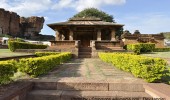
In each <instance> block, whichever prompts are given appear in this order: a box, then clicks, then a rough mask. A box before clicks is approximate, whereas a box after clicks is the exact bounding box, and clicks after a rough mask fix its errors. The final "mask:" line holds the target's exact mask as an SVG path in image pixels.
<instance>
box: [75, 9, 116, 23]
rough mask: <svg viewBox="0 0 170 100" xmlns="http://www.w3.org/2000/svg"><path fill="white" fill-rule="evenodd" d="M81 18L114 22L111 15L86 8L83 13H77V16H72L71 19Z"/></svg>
mask: <svg viewBox="0 0 170 100" xmlns="http://www.w3.org/2000/svg"><path fill="white" fill-rule="evenodd" d="M77 17H78V18H82V17H95V18H100V19H101V20H103V21H106V22H115V21H114V19H113V16H112V15H109V14H107V13H105V12H103V11H100V10H98V9H96V8H87V9H84V10H83V11H81V12H79V13H78V14H76V15H74V16H73V17H72V18H77Z"/></svg>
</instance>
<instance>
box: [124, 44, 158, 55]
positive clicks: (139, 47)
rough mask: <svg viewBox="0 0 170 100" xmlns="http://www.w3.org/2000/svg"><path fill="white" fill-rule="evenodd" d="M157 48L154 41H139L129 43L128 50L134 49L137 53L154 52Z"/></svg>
mask: <svg viewBox="0 0 170 100" xmlns="http://www.w3.org/2000/svg"><path fill="white" fill-rule="evenodd" d="M154 49H155V44H154V43H137V44H128V45H127V50H132V51H134V53H136V54H140V53H141V52H152V51H154Z"/></svg>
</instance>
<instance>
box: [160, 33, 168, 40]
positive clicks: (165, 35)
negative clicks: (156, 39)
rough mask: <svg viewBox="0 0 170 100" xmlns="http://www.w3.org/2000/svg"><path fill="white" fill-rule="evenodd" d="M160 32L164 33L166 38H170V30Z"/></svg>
mask: <svg viewBox="0 0 170 100" xmlns="http://www.w3.org/2000/svg"><path fill="white" fill-rule="evenodd" d="M160 34H163V35H164V37H165V39H170V32H163V33H160Z"/></svg>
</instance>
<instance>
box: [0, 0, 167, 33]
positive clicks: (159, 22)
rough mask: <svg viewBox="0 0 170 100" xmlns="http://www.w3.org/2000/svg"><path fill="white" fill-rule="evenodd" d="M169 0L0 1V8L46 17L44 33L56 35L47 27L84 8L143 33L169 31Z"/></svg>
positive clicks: (21, 13) (130, 29)
mask: <svg viewBox="0 0 170 100" xmlns="http://www.w3.org/2000/svg"><path fill="white" fill-rule="evenodd" d="M169 5H170V0H0V8H4V9H5V10H9V11H13V12H16V13H18V14H19V15H20V16H24V17H30V16H43V17H44V18H45V23H44V26H43V29H42V30H41V34H46V35H54V36H55V32H54V31H53V30H52V29H51V28H49V27H48V26H47V24H50V23H56V22H63V21H67V20H68V19H69V18H71V17H72V16H73V15H75V14H77V13H78V12H80V11H82V10H83V9H85V8H91V7H94V8H98V9H99V10H102V11H104V12H106V13H108V14H109V15H113V17H114V20H115V21H116V23H119V24H124V25H125V26H124V30H129V31H130V32H131V33H134V31H135V30H139V31H140V32H141V33H142V34H156V33H160V32H170V6H169Z"/></svg>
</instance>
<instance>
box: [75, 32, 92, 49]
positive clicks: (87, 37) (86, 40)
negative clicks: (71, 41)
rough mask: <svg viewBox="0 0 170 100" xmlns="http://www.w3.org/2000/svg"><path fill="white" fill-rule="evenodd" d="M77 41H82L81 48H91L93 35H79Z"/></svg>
mask: <svg viewBox="0 0 170 100" xmlns="http://www.w3.org/2000/svg"><path fill="white" fill-rule="evenodd" d="M77 40H80V41H81V44H80V46H81V47H90V40H93V35H92V34H91V33H86V34H78V36H77Z"/></svg>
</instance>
